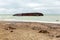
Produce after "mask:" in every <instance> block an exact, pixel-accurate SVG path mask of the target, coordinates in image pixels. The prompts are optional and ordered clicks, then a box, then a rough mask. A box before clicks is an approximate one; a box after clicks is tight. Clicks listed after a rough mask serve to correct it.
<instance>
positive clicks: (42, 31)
mask: <svg viewBox="0 0 60 40" xmlns="http://www.w3.org/2000/svg"><path fill="white" fill-rule="evenodd" d="M39 33H49V32H48V31H47V30H40V31H39Z"/></svg>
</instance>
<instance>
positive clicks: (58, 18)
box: [0, 14, 60, 22]
mask: <svg viewBox="0 0 60 40" xmlns="http://www.w3.org/2000/svg"><path fill="white" fill-rule="evenodd" d="M5 19H7V20H9V19H10V20H32V21H49V22H60V14H44V16H13V14H0V20H5Z"/></svg>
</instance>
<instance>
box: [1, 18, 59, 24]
mask: <svg viewBox="0 0 60 40" xmlns="http://www.w3.org/2000/svg"><path fill="white" fill-rule="evenodd" d="M0 21H16V22H40V23H56V24H60V22H49V21H37V20H16V19H0Z"/></svg>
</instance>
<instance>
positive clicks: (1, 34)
mask: <svg viewBox="0 0 60 40" xmlns="http://www.w3.org/2000/svg"><path fill="white" fill-rule="evenodd" d="M0 40H60V24H52V23H37V22H0Z"/></svg>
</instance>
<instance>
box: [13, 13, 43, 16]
mask: <svg viewBox="0 0 60 40" xmlns="http://www.w3.org/2000/svg"><path fill="white" fill-rule="evenodd" d="M13 16H43V14H42V13H17V14H14V15H13Z"/></svg>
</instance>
